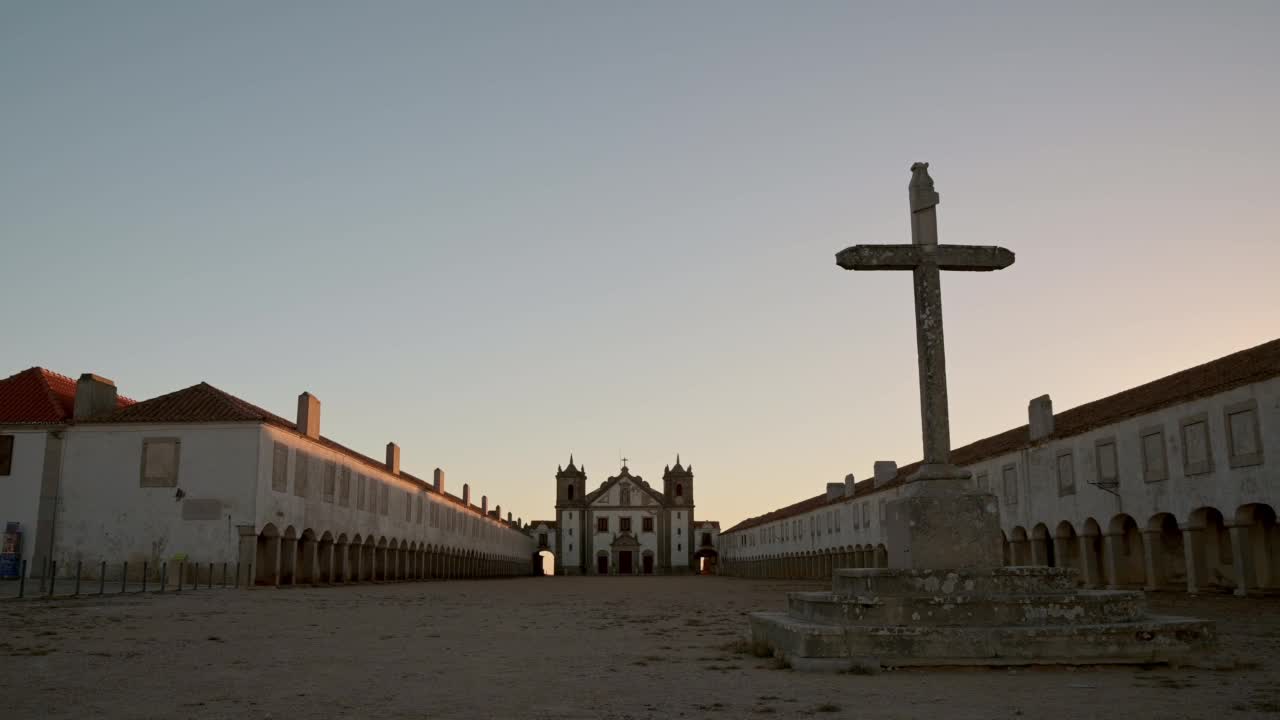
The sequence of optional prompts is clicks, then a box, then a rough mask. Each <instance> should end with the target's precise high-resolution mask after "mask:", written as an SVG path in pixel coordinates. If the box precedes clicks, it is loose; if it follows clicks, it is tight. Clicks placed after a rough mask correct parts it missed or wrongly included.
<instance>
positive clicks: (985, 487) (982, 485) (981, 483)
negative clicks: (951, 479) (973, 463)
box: [974, 470, 991, 492]
mask: <svg viewBox="0 0 1280 720" xmlns="http://www.w3.org/2000/svg"><path fill="white" fill-rule="evenodd" d="M974 484H975V485H977V487H978V489H979V490H981V491H982V492H991V478H990V476H988V475H987V472H986V471H985V470H984V471H982V472H980V473H978V474H977V475H976V476H975V477H974Z"/></svg>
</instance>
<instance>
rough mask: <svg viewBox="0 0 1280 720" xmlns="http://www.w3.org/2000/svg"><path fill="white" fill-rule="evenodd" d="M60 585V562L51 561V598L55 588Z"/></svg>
mask: <svg viewBox="0 0 1280 720" xmlns="http://www.w3.org/2000/svg"><path fill="white" fill-rule="evenodd" d="M57 584H58V561H57V560H50V561H49V597H53V586H54V585H57Z"/></svg>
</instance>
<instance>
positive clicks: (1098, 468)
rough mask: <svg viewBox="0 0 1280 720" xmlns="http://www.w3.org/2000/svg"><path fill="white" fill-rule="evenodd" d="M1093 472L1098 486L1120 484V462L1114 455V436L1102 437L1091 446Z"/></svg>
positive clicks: (1116, 485) (1115, 485)
mask: <svg viewBox="0 0 1280 720" xmlns="http://www.w3.org/2000/svg"><path fill="white" fill-rule="evenodd" d="M1093 459H1094V472H1095V474H1096V477H1097V481H1096V482H1097V485H1098V486H1099V487H1118V486H1119V485H1120V464H1119V461H1118V459H1117V457H1116V441H1115V438H1103V439H1101V440H1098V441H1097V442H1096V443H1094V446H1093Z"/></svg>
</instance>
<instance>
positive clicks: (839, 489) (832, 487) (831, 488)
mask: <svg viewBox="0 0 1280 720" xmlns="http://www.w3.org/2000/svg"><path fill="white" fill-rule="evenodd" d="M838 497H844V483H827V499H828V500H835V499H836V498H838Z"/></svg>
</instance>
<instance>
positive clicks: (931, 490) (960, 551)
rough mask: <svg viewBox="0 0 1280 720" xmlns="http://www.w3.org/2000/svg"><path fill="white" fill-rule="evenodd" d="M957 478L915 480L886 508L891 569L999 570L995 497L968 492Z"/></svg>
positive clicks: (1000, 554) (1001, 550) (965, 478)
mask: <svg viewBox="0 0 1280 720" xmlns="http://www.w3.org/2000/svg"><path fill="white" fill-rule="evenodd" d="M957 473H962V474H961V475H960V476H959V477H956V475H955V474H953V475H952V476H951V477H948V478H936V479H928V480H913V482H910V483H908V484H907V486H906V487H905V488H903V496H902V497H900V498H898V499H897V500H892V501H890V502H889V503H887V504H886V505H885V513H886V515H887V518H886V521H887V522H886V530H887V532H886V540H887V544H888V546H889V567H893V568H902V569H917V568H957V569H958V568H976V567H998V566H999V565H1001V564H1002V560H1003V556H1004V548H1003V547H1002V541H1001V539H1000V505H999V502H998V501H997V500H996V496H995V495H992V494H991V493H986V492H978V491H976V490H971V489H969V488H968V486H967V485H968V473H964V472H963V471H959V470H957Z"/></svg>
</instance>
